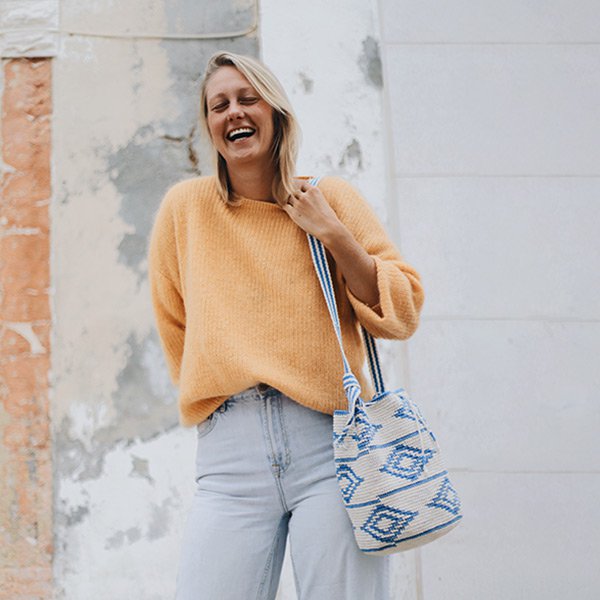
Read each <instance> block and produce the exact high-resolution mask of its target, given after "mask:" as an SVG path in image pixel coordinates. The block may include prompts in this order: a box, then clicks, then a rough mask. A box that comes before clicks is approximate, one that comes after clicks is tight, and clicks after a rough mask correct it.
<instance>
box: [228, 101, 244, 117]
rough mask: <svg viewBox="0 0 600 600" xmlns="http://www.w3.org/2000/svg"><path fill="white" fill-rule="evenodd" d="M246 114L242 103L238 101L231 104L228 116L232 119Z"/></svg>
mask: <svg viewBox="0 0 600 600" xmlns="http://www.w3.org/2000/svg"><path fill="white" fill-rule="evenodd" d="M243 116H244V110H243V107H242V105H241V104H239V103H238V102H231V103H230V104H229V111H228V114H227V117H228V118H229V120H230V121H233V120H234V119H241V118H242V117H243Z"/></svg>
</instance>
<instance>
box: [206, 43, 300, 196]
mask: <svg viewBox="0 0 600 600" xmlns="http://www.w3.org/2000/svg"><path fill="white" fill-rule="evenodd" d="M226 66H230V67H235V68H236V69H237V70H238V71H239V72H240V73H241V74H242V75H243V76H244V77H245V78H246V79H247V80H248V81H249V82H250V85H251V86H252V87H253V88H254V89H255V90H256V92H257V93H258V94H259V95H260V96H261V98H262V99H263V100H264V101H265V102H267V103H268V104H269V105H270V106H272V107H273V129H274V132H273V144H272V146H271V154H272V160H273V163H274V165H275V177H274V178H273V187H272V189H271V192H272V194H273V197H274V198H275V200H276V201H277V202H278V204H280V205H283V204H285V203H286V202H287V199H288V198H289V197H290V195H291V194H292V193H293V192H294V191H295V190H296V186H295V184H294V175H295V171H296V158H297V156H298V146H299V142H300V128H299V127H298V122H297V120H296V116H295V115H294V111H293V109H292V106H291V104H290V101H289V100H288V97H287V96H286V93H285V91H284V89H283V87H282V85H281V83H280V82H279V80H278V79H277V78H276V77H275V75H273V73H272V72H271V71H270V70H269V69H268V68H267V67H266V66H265V65H263V64H262V63H261V62H259V61H258V60H256V59H254V58H250V57H249V56H242V55H240V54H234V53H233V52H217V53H216V54H213V55H212V56H211V57H210V59H209V60H208V64H207V65H206V71H205V72H204V78H203V80H202V85H201V88H200V122H201V124H202V127H203V129H204V131H205V133H207V134H208V137H209V139H211V140H212V138H211V136H210V131H209V129H208V120H207V116H208V106H207V102H206V87H207V84H208V82H209V80H210V78H211V76H212V75H213V74H214V73H215V72H216V71H217V70H218V69H220V68H221V67H226ZM213 150H214V155H213V158H214V160H215V166H216V172H217V189H218V192H219V195H220V196H221V198H222V199H223V200H224V201H225V202H226V203H227V204H236V202H235V200H234V194H233V190H232V189H231V185H230V182H229V176H228V174H227V163H226V162H225V159H224V158H223V157H222V156H221V155H220V154H219V152H218V151H217V150H216V148H215V147H214V144H213Z"/></svg>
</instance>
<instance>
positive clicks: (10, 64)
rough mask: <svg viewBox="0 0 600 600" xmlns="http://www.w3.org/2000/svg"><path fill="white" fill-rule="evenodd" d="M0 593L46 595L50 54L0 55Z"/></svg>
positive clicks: (49, 574)
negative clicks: (46, 56)
mask: <svg viewBox="0 0 600 600" xmlns="http://www.w3.org/2000/svg"><path fill="white" fill-rule="evenodd" d="M2 73H3V87H2V100H1V117H0V166H1V174H0V440H1V447H0V481H1V482H2V484H1V485H2V488H1V489H2V492H1V493H0V598H6V599H11V600H19V599H21V598H33V597H36V598H50V596H51V592H52V589H51V580H52V568H51V560H52V524H53V518H52V465H51V448H50V428H49V407H48V401H49V381H48V375H49V369H50V299H49V291H50V260H49V257H50V241H49V227H48V206H49V204H50V194H51V189H50V114H51V111H52V98H51V82H52V77H51V74H52V70H51V62H50V61H49V60H47V59H29V58H19V59H10V60H3V61H2Z"/></svg>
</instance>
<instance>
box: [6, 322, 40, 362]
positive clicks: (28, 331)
mask: <svg viewBox="0 0 600 600" xmlns="http://www.w3.org/2000/svg"><path fill="white" fill-rule="evenodd" d="M3 325H4V326H5V327H6V329H9V330H10V331H14V332H15V333H16V334H18V335H20V336H21V337H22V338H23V339H24V340H26V341H27V343H28V344H29V351H30V352H31V354H46V348H44V346H43V345H42V342H40V339H39V338H38V336H37V335H36V334H35V332H34V331H33V326H32V325H31V323H10V322H8V321H5V322H4V323H3Z"/></svg>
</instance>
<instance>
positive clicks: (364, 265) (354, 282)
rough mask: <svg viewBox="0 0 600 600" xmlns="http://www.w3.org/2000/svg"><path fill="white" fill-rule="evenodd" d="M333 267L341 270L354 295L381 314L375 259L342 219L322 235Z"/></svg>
mask: <svg viewBox="0 0 600 600" xmlns="http://www.w3.org/2000/svg"><path fill="white" fill-rule="evenodd" d="M321 241H322V242H323V245H324V246H325V247H326V248H327V250H329V252H330V253H331V256H332V257H333V260H334V261H335V264H336V267H337V268H338V269H339V270H340V271H341V273H342V275H343V277H344V280H345V281H346V284H347V285H348V288H349V289H350V291H351V292H352V294H354V297H355V298H357V299H358V300H360V301H361V302H363V303H364V304H366V305H367V306H368V307H369V308H371V309H372V310H375V311H377V312H378V313H379V314H380V315H381V306H380V304H379V289H378V288H377V263H376V261H375V259H374V258H373V257H372V256H370V255H369V253H368V252H367V251H366V250H365V249H364V248H363V247H362V246H361V245H360V244H359V243H358V242H357V241H356V239H355V238H354V236H353V235H352V232H351V231H350V230H349V229H348V228H347V227H346V226H345V225H344V224H343V223H342V222H341V221H338V224H337V225H336V226H335V227H334V228H333V229H332V230H331V231H330V232H329V233H326V234H324V235H323V236H322V238H321Z"/></svg>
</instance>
